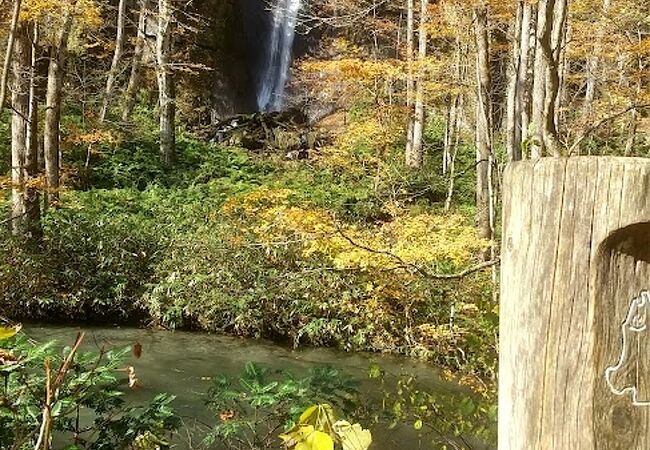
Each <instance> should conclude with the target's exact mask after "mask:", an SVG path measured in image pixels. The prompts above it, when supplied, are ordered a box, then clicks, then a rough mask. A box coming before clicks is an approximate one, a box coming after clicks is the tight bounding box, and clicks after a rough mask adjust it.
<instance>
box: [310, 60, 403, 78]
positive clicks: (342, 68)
mask: <svg viewBox="0 0 650 450" xmlns="http://www.w3.org/2000/svg"><path fill="white" fill-rule="evenodd" d="M300 68H301V69H302V70H303V71H306V72H320V73H325V74H328V75H330V76H331V77H332V78H334V79H337V80H340V81H356V82H361V83H363V82H375V81H376V80H377V79H378V78H401V77H402V76H403V74H404V64H403V63H402V62H401V61H398V60H394V59H384V60H376V61H375V60H372V61H369V60H364V59H361V58H343V59H336V60H324V61H306V62H303V63H302V64H301V66H300Z"/></svg>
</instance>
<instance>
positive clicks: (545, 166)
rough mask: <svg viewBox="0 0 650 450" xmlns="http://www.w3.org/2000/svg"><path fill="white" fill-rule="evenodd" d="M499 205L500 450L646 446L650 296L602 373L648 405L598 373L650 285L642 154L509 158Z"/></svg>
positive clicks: (648, 187)
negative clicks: (609, 373)
mask: <svg viewBox="0 0 650 450" xmlns="http://www.w3.org/2000/svg"><path fill="white" fill-rule="evenodd" d="M503 207H504V213H503V245H502V276H501V325H500V356H499V365H500V369H499V449H501V450H531V449H552V450H556V449H570V450H574V449H626V450H636V449H639V450H641V449H643V450H647V449H650V305H648V309H647V321H648V330H647V331H645V329H644V331H641V332H637V331H629V330H628V331H626V334H628V335H629V336H631V337H629V338H628V339H627V341H626V345H627V347H628V349H627V353H626V355H627V358H628V364H624V365H623V366H622V367H621V368H620V370H616V371H612V374H613V375H612V376H611V377H610V379H611V380H613V381H614V382H615V383H620V384H621V385H622V386H623V387H624V386H626V385H633V386H635V387H636V388H637V392H638V397H639V400H641V401H643V400H647V401H648V405H643V404H638V405H635V404H633V399H632V394H631V393H630V392H625V393H624V394H622V395H620V394H619V395H617V394H616V393H615V392H614V391H613V390H612V388H610V386H609V385H608V384H607V382H606V379H605V370H606V369H607V368H608V367H614V366H616V365H617V362H618V361H619V359H620V356H621V352H622V351H623V322H624V321H625V320H626V318H627V317H628V315H629V312H630V309H631V304H632V300H633V299H634V298H635V297H637V296H639V294H640V292H641V291H642V290H643V289H650V161H648V160H645V159H635V158H606V157H582V158H570V159H561V158H544V159H539V160H536V161H523V162H518V163H514V164H512V165H511V166H510V167H509V168H508V169H507V170H506V174H505V180H504V196H503ZM637 309H638V312H637ZM637 309H634V311H635V316H634V317H635V321H636V322H639V321H642V322H644V323H645V319H646V310H645V309H641V308H637ZM636 322H635V323H636ZM641 397H642V398H641Z"/></svg>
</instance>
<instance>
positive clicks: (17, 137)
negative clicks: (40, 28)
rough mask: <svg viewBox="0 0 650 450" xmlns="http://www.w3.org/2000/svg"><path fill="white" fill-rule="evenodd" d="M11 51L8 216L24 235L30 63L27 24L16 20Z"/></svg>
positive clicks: (26, 196)
mask: <svg viewBox="0 0 650 450" xmlns="http://www.w3.org/2000/svg"><path fill="white" fill-rule="evenodd" d="M13 41H14V42H13V44H12V46H13V55H12V62H11V68H12V75H13V83H12V94H11V108H12V110H13V114H12V117H11V184H12V190H11V200H12V202H11V218H12V231H13V233H14V235H24V234H25V233H26V232H27V231H28V219H27V214H28V208H30V206H31V205H30V199H29V198H28V195H27V179H28V177H29V174H28V171H27V165H26V160H27V120H28V117H29V72H30V69H29V68H30V65H31V60H32V57H31V46H30V45H29V34H28V27H27V26H26V25H25V24H22V23H18V24H17V26H16V28H15V29H14V32H13Z"/></svg>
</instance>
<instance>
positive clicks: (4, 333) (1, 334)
mask: <svg viewBox="0 0 650 450" xmlns="http://www.w3.org/2000/svg"><path fill="white" fill-rule="evenodd" d="M22 328H23V326H22V325H21V324H17V325H14V326H11V327H5V326H0V341H4V340H5V339H9V338H10V337H14V336H15V335H16V334H18V332H19V331H20V330H22Z"/></svg>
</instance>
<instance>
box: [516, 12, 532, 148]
mask: <svg viewBox="0 0 650 450" xmlns="http://www.w3.org/2000/svg"><path fill="white" fill-rule="evenodd" d="M523 9H524V10H523V14H522V24H521V36H520V40H521V61H520V64H519V75H518V80H517V111H518V115H520V116H521V124H520V129H521V138H520V141H519V142H520V143H519V147H520V150H519V151H520V153H521V157H522V159H523V158H524V157H525V156H526V155H524V143H527V141H528V139H529V133H530V120H531V119H530V114H531V107H532V86H531V83H530V80H529V77H528V73H529V70H530V56H531V48H532V49H534V45H533V46H531V40H532V41H533V43H534V40H535V32H534V29H535V27H534V26H533V25H534V21H533V18H534V16H535V14H536V11H535V7H534V6H533V5H531V4H530V3H529V2H524V5H523Z"/></svg>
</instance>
